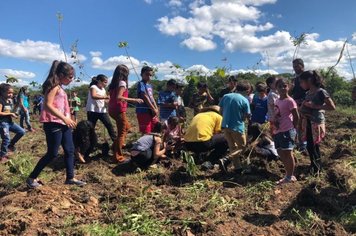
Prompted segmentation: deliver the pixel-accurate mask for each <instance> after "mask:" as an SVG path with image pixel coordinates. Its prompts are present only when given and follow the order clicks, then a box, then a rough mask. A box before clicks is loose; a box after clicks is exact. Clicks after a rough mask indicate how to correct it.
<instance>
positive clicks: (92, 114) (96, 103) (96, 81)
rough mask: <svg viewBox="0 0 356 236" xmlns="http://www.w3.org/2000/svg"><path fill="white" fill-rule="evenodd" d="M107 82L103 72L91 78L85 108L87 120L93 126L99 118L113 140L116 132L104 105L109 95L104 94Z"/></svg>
mask: <svg viewBox="0 0 356 236" xmlns="http://www.w3.org/2000/svg"><path fill="white" fill-rule="evenodd" d="M107 83H108V78H107V77H106V76H105V75H103V74H100V75H97V76H96V77H94V78H93V79H92V82H91V83H90V84H89V87H90V90H89V93H88V100H87V106H86V110H87V116H88V120H89V121H90V122H92V123H93V125H94V128H95V126H96V122H97V121H98V120H100V121H101V122H102V123H103V124H104V126H105V128H106V130H107V131H108V133H109V135H110V138H111V140H112V141H113V142H114V141H115V139H116V134H115V131H114V128H113V126H112V124H111V121H110V117H109V115H108V113H107V110H106V106H105V102H107V101H108V100H109V96H107V95H106V91H105V87H106V85H107Z"/></svg>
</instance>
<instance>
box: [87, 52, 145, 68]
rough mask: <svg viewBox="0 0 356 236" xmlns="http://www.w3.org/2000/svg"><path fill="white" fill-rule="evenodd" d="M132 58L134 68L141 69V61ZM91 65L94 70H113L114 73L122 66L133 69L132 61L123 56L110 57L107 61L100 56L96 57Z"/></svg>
mask: <svg viewBox="0 0 356 236" xmlns="http://www.w3.org/2000/svg"><path fill="white" fill-rule="evenodd" d="M130 58H131V61H132V64H133V66H134V67H135V68H137V67H139V65H140V61H139V60H137V59H136V58H133V57H130ZM91 64H92V67H93V68H95V69H103V70H112V71H113V70H114V69H115V68H116V66H118V65H120V64H124V65H126V66H127V67H129V68H130V69H132V65H131V62H130V59H129V58H128V57H127V56H123V55H120V56H114V57H110V58H108V59H106V60H103V59H102V58H101V57H100V56H94V57H92V59H91Z"/></svg>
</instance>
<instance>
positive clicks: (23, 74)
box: [0, 69, 36, 79]
mask: <svg viewBox="0 0 356 236" xmlns="http://www.w3.org/2000/svg"><path fill="white" fill-rule="evenodd" d="M5 75H6V76H12V77H15V78H17V79H32V78H34V77H35V76H36V74H35V73H33V72H30V71H22V70H13V69H0V77H2V78H3V77H4V76H5Z"/></svg>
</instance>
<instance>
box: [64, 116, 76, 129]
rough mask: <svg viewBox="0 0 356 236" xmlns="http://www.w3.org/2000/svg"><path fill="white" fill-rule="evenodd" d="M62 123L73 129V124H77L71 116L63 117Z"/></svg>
mask: <svg viewBox="0 0 356 236" xmlns="http://www.w3.org/2000/svg"><path fill="white" fill-rule="evenodd" d="M64 123H65V124H66V125H67V126H68V127H69V128H72V129H74V128H75V126H77V123H76V122H75V121H74V120H72V119H71V118H68V117H66V118H65V119H64Z"/></svg>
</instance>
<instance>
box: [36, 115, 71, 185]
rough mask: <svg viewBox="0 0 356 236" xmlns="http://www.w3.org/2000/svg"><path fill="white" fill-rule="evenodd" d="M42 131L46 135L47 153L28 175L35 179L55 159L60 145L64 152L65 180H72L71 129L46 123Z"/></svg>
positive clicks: (57, 124)
mask: <svg viewBox="0 0 356 236" xmlns="http://www.w3.org/2000/svg"><path fill="white" fill-rule="evenodd" d="M43 129H44V131H45V134H46V141H47V153H46V155H44V156H43V157H42V158H41V159H40V160H39V161H38V163H37V165H36V167H35V169H34V170H33V171H32V173H31V174H30V176H29V177H30V178H32V179H36V178H37V177H38V176H39V174H40V173H41V171H42V170H43V169H44V168H45V167H46V166H47V165H48V164H49V163H50V162H51V161H52V160H53V159H54V158H55V157H57V154H58V149H59V146H60V145H62V148H63V150H64V159H65V165H66V176H67V179H73V178H74V144H73V134H72V129H71V128H68V126H66V125H62V124H59V123H54V122H48V123H43Z"/></svg>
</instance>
